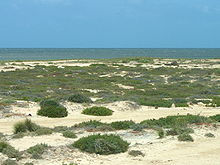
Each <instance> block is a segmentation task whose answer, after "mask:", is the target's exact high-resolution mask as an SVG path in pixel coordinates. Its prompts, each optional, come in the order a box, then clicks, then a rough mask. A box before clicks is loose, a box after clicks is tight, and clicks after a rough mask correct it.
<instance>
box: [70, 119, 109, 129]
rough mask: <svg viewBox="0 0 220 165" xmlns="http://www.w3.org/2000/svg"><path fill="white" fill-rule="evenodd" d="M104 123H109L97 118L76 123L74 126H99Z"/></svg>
mask: <svg viewBox="0 0 220 165" xmlns="http://www.w3.org/2000/svg"><path fill="white" fill-rule="evenodd" d="M103 125H107V124H106V123H102V122H100V121H96V120H90V121H86V122H82V123H79V124H76V125H74V127H77V128H97V127H98V126H103Z"/></svg>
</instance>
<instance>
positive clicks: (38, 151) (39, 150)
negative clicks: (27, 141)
mask: <svg viewBox="0 0 220 165" xmlns="http://www.w3.org/2000/svg"><path fill="white" fill-rule="evenodd" d="M48 147H49V146H48V145H46V144H37V145H35V146H33V147H30V148H29V149H27V153H29V154H31V156H32V158H33V159H41V158H42V157H41V155H42V154H43V153H44V151H45V150H46V149H47V148H48Z"/></svg>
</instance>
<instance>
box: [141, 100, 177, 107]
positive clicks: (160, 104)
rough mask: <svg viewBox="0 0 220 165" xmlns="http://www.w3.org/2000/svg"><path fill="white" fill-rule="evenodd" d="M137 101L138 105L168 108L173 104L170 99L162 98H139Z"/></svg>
mask: <svg viewBox="0 0 220 165" xmlns="http://www.w3.org/2000/svg"><path fill="white" fill-rule="evenodd" d="M138 103H139V104H140V105H145V106H152V107H167V108H170V107H171V106H172V104H173V102H172V101H171V100H162V99H149V98H141V99H140V100H139V101H138Z"/></svg>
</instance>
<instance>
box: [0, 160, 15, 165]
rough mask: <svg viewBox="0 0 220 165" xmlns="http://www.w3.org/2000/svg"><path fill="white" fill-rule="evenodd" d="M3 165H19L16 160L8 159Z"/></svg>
mask: <svg viewBox="0 0 220 165" xmlns="http://www.w3.org/2000/svg"><path fill="white" fill-rule="evenodd" d="M2 165H18V164H17V163H16V161H14V160H10V159H7V160H5V161H4V162H3V163H2Z"/></svg>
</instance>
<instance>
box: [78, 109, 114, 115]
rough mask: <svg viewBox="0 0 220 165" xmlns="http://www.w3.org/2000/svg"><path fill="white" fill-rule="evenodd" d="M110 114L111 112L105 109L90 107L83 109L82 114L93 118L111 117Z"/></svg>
mask: <svg viewBox="0 0 220 165" xmlns="http://www.w3.org/2000/svg"><path fill="white" fill-rule="evenodd" d="M112 112H113V111H112V110H110V109H108V108H105V107H91V108H86V109H84V110H83V111H82V114H85V115H93V116H111V115H112Z"/></svg>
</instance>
